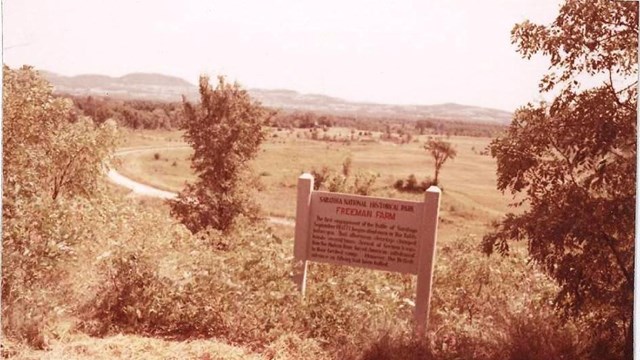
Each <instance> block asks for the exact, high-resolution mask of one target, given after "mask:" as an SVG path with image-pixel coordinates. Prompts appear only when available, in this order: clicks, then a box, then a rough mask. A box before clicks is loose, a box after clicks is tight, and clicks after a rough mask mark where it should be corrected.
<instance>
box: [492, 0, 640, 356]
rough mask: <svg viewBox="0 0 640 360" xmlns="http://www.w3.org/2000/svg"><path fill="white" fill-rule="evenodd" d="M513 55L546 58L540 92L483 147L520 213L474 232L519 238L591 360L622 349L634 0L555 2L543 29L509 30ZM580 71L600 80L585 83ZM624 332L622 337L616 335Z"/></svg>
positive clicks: (629, 236) (502, 241)
mask: <svg viewBox="0 0 640 360" xmlns="http://www.w3.org/2000/svg"><path fill="white" fill-rule="evenodd" d="M512 41H513V42H514V43H515V44H517V45H518V51H519V52H520V53H521V54H522V55H523V56H524V57H525V58H530V57H531V56H532V55H533V54H536V53H542V54H543V55H546V56H549V57H550V60H551V67H550V73H549V74H547V75H545V76H544V77H543V79H542V80H541V83H540V89H541V91H542V92H549V91H551V90H556V91H558V92H557V96H556V97H555V99H554V100H553V101H552V102H551V103H550V104H546V103H542V104H539V105H535V106H534V105H531V104H528V105H527V106H524V107H522V108H520V109H519V110H518V111H517V112H516V113H515V115H514V118H513V121H512V123H511V126H510V127H509V129H508V131H507V132H506V134H504V135H503V136H501V137H499V138H497V139H495V140H494V141H493V142H492V143H491V145H490V150H491V154H492V156H493V157H495V158H496V159H497V162H498V168H497V173H498V189H500V190H502V191H503V192H504V191H510V192H511V193H512V194H521V195H522V196H523V200H522V201H520V202H518V203H516V205H520V206H521V207H522V209H523V211H522V212H520V213H518V214H513V213H511V214H508V215H507V216H506V217H505V218H504V219H503V220H502V221H501V222H499V223H497V224H496V227H495V229H494V230H493V231H492V232H491V233H489V234H487V235H486V236H485V237H484V240H483V243H484V250H485V252H486V253H488V254H491V253H492V252H493V251H496V250H497V251H498V252H500V253H502V254H506V253H508V252H509V243H510V241H526V243H527V246H528V251H529V254H530V256H531V258H532V259H533V260H534V261H536V262H537V263H539V264H540V265H541V266H542V268H543V269H544V270H545V271H546V273H547V274H549V276H550V277H551V278H553V279H555V280H556V281H557V283H558V284H559V286H560V291H559V293H558V294H557V297H556V299H555V304H556V305H557V307H558V308H559V309H560V310H562V312H563V313H564V314H565V315H567V316H574V317H575V318H576V319H579V320H580V321H584V322H585V324H586V326H585V328H591V329H593V341H592V342H591V346H590V350H591V352H592V355H593V356H594V357H598V358H611V357H620V356H624V357H625V358H630V357H631V356H632V354H631V352H632V345H633V334H632V330H633V326H632V310H633V289H634V284H633V264H634V263H633V261H634V260H633V257H634V220H635V196H636V195H635V181H636V177H635V174H636V118H637V112H636V109H637V101H636V98H637V89H636V87H637V71H638V58H637V48H638V3H637V2H622V1H620V2H617V1H606V0H598V1H593V0H567V1H566V2H565V3H564V4H563V6H562V7H561V8H560V11H559V14H558V16H557V18H556V19H555V21H554V22H553V23H552V24H551V25H549V26H543V25H536V24H532V23H530V22H528V21H525V22H523V23H521V24H518V25H516V26H515V27H514V29H513V30H512ZM586 75H588V76H590V77H591V79H593V80H601V81H602V82H601V85H599V86H595V87H591V88H586V87H584V86H581V84H580V81H579V80H580V79H584V78H585V76H586ZM619 339H624V341H619Z"/></svg>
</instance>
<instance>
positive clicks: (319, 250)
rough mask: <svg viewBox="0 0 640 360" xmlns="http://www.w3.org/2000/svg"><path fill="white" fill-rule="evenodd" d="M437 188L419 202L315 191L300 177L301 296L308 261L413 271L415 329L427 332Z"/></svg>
mask: <svg viewBox="0 0 640 360" xmlns="http://www.w3.org/2000/svg"><path fill="white" fill-rule="evenodd" d="M439 209H440V189H438V188H437V187H435V186H432V187H430V188H429V189H427V191H426V192H425V195H424V201H423V202H417V201H403V200H395V199H385V198H376V197H367V196H358V195H349V194H339V193H329V192H324V191H313V176H311V174H303V175H301V176H300V177H299V178H298V198H297V204H296V229H295V244H294V248H293V254H294V259H295V265H294V271H293V280H294V281H295V282H296V284H297V285H298V289H299V290H300V292H301V293H302V295H303V296H304V293H305V289H306V279H307V261H309V260H311V261H316V262H324V263H331V264H338V265H348V266H358V267H364V268H369V269H376V270H386V271H396V272H402V273H410V274H416V275H417V276H418V281H417V289H416V307H415V321H416V332H417V333H418V335H422V334H424V332H425V329H426V326H427V323H428V315H429V304H430V299H431V283H432V280H433V266H434V263H435V250H436V238H437V227H438V212H439Z"/></svg>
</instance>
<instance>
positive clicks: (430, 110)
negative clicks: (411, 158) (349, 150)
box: [40, 71, 512, 124]
mask: <svg viewBox="0 0 640 360" xmlns="http://www.w3.org/2000/svg"><path fill="white" fill-rule="evenodd" d="M40 73H41V74H42V75H43V76H44V77H45V78H47V80H49V82H51V84H52V85H53V86H54V90H55V91H56V92H58V93H66V94H71V95H94V96H111V97H116V98H134V99H148V100H162V101H179V100H180V99H181V98H182V95H185V96H186V97H187V98H188V99H190V100H197V99H198V88H197V86H196V85H194V84H191V83H190V82H188V81H186V80H184V79H181V78H178V77H174V76H167V75H163V74H152V73H133V74H127V75H124V76H121V77H110V76H105V75H95V74H89V75H78V76H62V75H58V74H55V73H52V72H48V71H40ZM248 91H249V94H250V95H251V96H252V97H253V98H255V99H256V100H258V101H260V102H261V103H262V104H264V105H266V106H269V107H273V108H281V109H285V110H297V111H312V112H318V113H327V114H333V115H344V116H363V117H386V118H399V119H409V120H411V119H413V120H419V119H425V118H435V119H443V120H458V121H466V122H487V123H498V124H508V123H509V122H510V121H511V116H512V114H511V113H509V112H507V111H502V110H497V109H490V108H484V107H478V106H469V105H460V104H454V103H446V104H438V105H389V104H376V103H364V102H351V101H347V100H343V99H339V98H335V97H330V96H326V95H317V94H301V93H299V92H296V91H293V90H265V89H249V90H248Z"/></svg>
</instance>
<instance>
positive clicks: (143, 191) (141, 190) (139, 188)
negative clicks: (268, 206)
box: [107, 145, 295, 226]
mask: <svg viewBox="0 0 640 360" xmlns="http://www.w3.org/2000/svg"><path fill="white" fill-rule="evenodd" d="M188 147H189V145H175V146H165V147H157V146H153V147H139V148H125V149H120V150H118V151H116V153H115V156H123V155H130V154H134V153H141V152H151V151H160V150H170V149H184V148H188ZM107 177H108V178H109V180H110V181H111V182H112V183H114V184H116V185H119V186H122V187H124V188H127V189H129V190H131V192H132V193H133V194H135V195H140V196H148V197H153V198H158V199H165V200H168V199H175V198H176V196H178V194H177V193H175V192H171V191H165V190H162V189H158V188H156V187H153V186H150V185H146V184H143V183H140V182H138V181H135V180H132V179H130V178H128V177H126V176H124V175H122V174H120V173H119V172H118V171H117V170H115V169H109V170H108V172H107ZM267 219H268V220H269V222H271V223H273V224H278V225H284V226H294V225H295V221H293V220H291V219H287V218H284V217H274V216H269V217H268V218H267Z"/></svg>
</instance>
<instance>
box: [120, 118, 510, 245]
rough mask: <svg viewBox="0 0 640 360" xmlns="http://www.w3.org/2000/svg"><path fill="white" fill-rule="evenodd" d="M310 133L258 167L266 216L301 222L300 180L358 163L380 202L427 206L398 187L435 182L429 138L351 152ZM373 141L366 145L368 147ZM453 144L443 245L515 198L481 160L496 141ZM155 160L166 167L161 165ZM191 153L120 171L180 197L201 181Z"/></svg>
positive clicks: (285, 141) (140, 161) (287, 141)
mask: <svg viewBox="0 0 640 360" xmlns="http://www.w3.org/2000/svg"><path fill="white" fill-rule="evenodd" d="M308 133H309V131H308V130H294V131H285V130H283V131H276V130H272V135H271V136H269V137H268V140H267V141H266V142H265V143H264V144H263V146H262V149H261V151H260V153H259V155H258V156H257V158H256V159H255V160H254V161H253V162H252V164H251V166H252V168H253V171H254V173H255V174H256V175H257V176H259V177H260V180H261V182H262V184H263V185H264V187H263V188H262V189H260V191H257V192H256V198H257V200H258V202H259V203H260V204H261V206H262V209H263V211H264V212H265V215H269V216H279V217H288V218H293V217H294V213H295V205H296V204H295V196H296V182H297V177H298V176H299V175H300V174H301V173H302V172H305V171H311V170H312V169H314V168H315V169H317V170H319V169H320V168H321V167H322V166H328V167H330V168H332V169H334V170H336V171H340V170H341V167H342V162H343V161H344V159H345V158H347V157H351V158H352V160H353V164H352V172H354V173H355V172H359V171H363V172H371V173H374V174H378V175H379V177H378V179H377V181H376V184H375V185H374V193H373V195H374V196H382V197H392V198H405V199H412V200H420V199H422V195H421V194H407V193H400V192H398V191H396V190H395V189H393V186H392V185H393V183H394V182H395V181H396V180H397V179H406V178H407V176H409V175H410V174H415V175H416V176H417V177H418V179H419V180H422V179H424V178H425V177H428V176H433V160H432V159H431V158H430V156H429V155H428V154H427V153H426V151H425V150H424V149H423V148H422V145H423V144H424V142H425V141H426V139H427V136H428V135H423V136H419V137H416V138H415V139H414V141H413V142H411V143H408V144H402V145H400V144H395V143H391V142H385V141H376V142H371V141H351V142H350V143H349V144H347V143H344V142H325V141H316V140H311V139H309V138H308V136H309V135H308ZM322 133H323V132H321V134H322ZM327 133H328V134H329V135H330V136H333V135H336V136H338V137H342V138H346V137H348V136H351V132H350V130H349V129H338V128H332V129H329V131H328V132H327ZM273 134H277V137H274V136H273ZM357 134H358V133H357V132H356V136H357ZM127 136H129V137H130V138H129V140H128V141H127V143H128V144H129V145H132V146H133V145H134V144H139V145H141V146H151V147H164V146H175V145H176V144H177V143H176V139H179V138H180V136H181V133H180V132H155V131H152V132H136V133H130V134H128V135H127ZM373 137H374V138H379V137H380V133H374V135H373ZM366 138H368V137H362V139H363V140H364V139H366ZM167 139H169V140H167ZM447 141H450V142H452V143H453V144H454V147H455V148H456V150H457V152H458V156H457V157H456V158H455V159H453V160H449V161H448V162H447V163H445V164H444V166H443V168H442V171H441V175H440V179H441V180H440V183H441V184H442V186H443V188H444V194H443V198H442V206H441V214H442V217H443V218H445V219H447V220H448V222H449V223H447V222H443V223H442V225H441V233H440V237H441V238H442V237H446V238H455V237H457V236H460V235H465V234H469V233H475V234H482V233H484V232H485V230H486V229H487V225H488V224H489V223H490V222H491V221H492V220H495V219H498V218H499V217H500V216H502V215H503V214H504V213H505V212H506V211H507V210H508V204H509V202H510V201H511V198H510V197H509V196H505V195H503V194H501V193H500V192H499V191H498V190H496V174H495V161H494V160H493V159H492V158H491V157H490V156H487V155H480V153H479V152H480V150H482V149H484V148H486V146H487V145H488V144H489V142H490V139H489V138H478V137H463V136H452V137H450V138H448V139H447ZM155 153H158V154H159V156H160V159H158V160H156V159H155V158H154V154H155ZM191 153H192V151H191V149H188V148H181V149H175V148H173V149H167V150H158V149H154V150H150V151H146V152H140V153H133V154H127V155H125V156H122V157H121V159H120V161H121V164H120V165H119V167H118V169H119V171H120V172H121V173H122V174H123V175H125V176H128V177H130V178H132V179H134V180H137V181H139V182H142V183H146V184H149V185H152V186H155V187H157V188H160V189H163V190H168V191H174V192H178V191H180V190H181V189H182V187H183V186H184V184H185V182H187V181H190V180H193V178H194V175H193V173H192V171H191V168H190V160H189V156H190V155H191Z"/></svg>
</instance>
